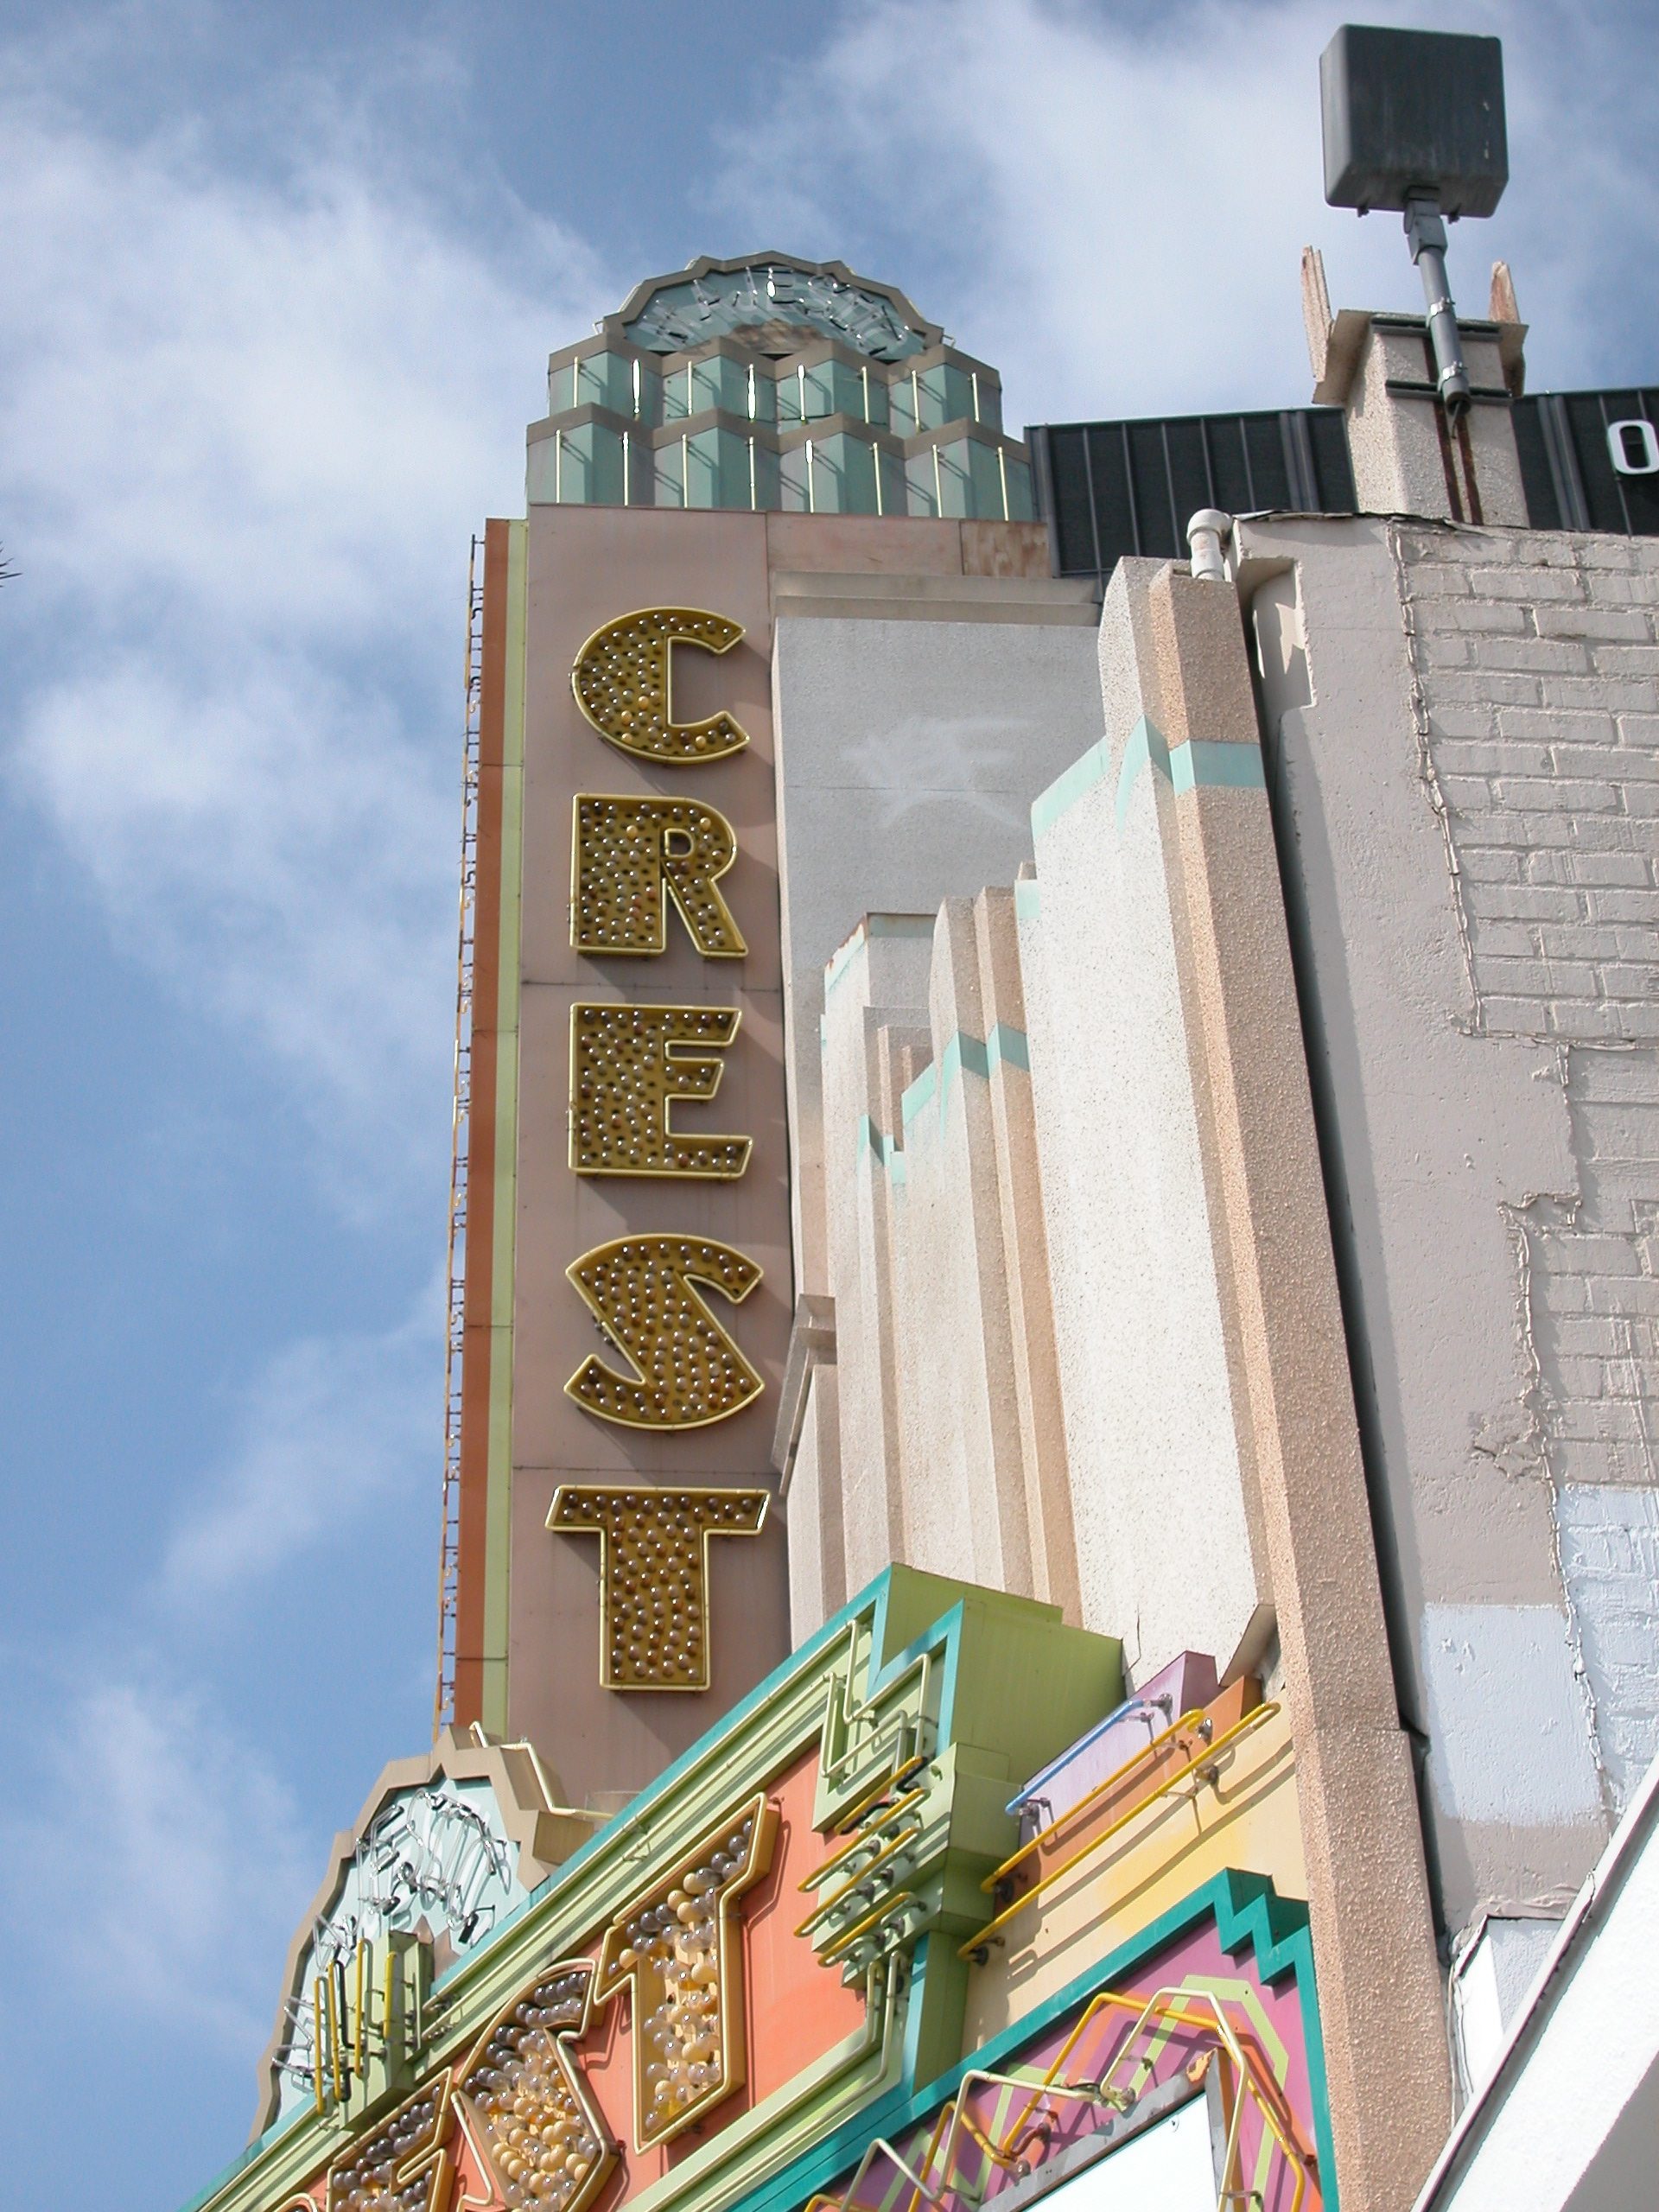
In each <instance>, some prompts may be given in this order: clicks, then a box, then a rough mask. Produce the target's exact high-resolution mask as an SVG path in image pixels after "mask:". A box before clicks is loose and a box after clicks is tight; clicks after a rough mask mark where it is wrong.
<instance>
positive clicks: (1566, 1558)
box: [1556, 1483, 1659, 1809]
mask: <svg viewBox="0 0 1659 2212" xmlns="http://www.w3.org/2000/svg"><path fill="white" fill-rule="evenodd" d="M1556 1510H1557V1524H1558V1529H1559V1535H1560V1548H1561V1571H1562V1576H1563V1579H1564V1580H1565V1582H1566V1585H1567V1603H1568V1605H1569V1607H1570V1608H1571V1611H1572V1617H1573V1627H1574V1630H1575V1631H1576V1635H1577V1639H1578V1644H1579V1649H1580V1656H1581V1658H1582V1661H1583V1665H1584V1670H1585V1677H1586V1682H1587V1684H1588V1687H1589V1691H1590V1696H1591V1702H1592V1708H1593V1711H1594V1715H1595V1727H1596V1737H1597V1742H1598V1747H1599V1751H1600V1755H1601V1763H1602V1766H1603V1768H1604V1770H1605V1773H1606V1776H1607V1779H1608V1783H1609V1784H1610V1786H1611V1792H1612V1796H1613V1802H1614V1806H1615V1808H1617V1809H1622V1808H1623V1807H1624V1805H1625V1804H1626V1803H1627V1802H1629V1800H1630V1795H1631V1793H1632V1791H1633V1790H1634V1789H1635V1788H1636V1785H1637V1783H1638V1782H1639V1781H1640V1779H1641V1777H1642V1775H1643V1772H1644V1771H1645V1770H1646V1768H1647V1766H1648V1765H1649V1763H1650V1762H1651V1761H1652V1759H1653V1758H1654V1757H1655V1756H1656V1754H1659V1700H1656V1695H1655V1685H1656V1683H1659V1491H1655V1490H1652V1489H1649V1488H1635V1487H1631V1488H1624V1487H1620V1488H1617V1489H1616V1488H1613V1487H1612V1486H1611V1485H1609V1484H1574V1483H1568V1484H1563V1486H1562V1488H1561V1490H1560V1493H1559V1498H1558V1503H1557V1509H1556Z"/></svg>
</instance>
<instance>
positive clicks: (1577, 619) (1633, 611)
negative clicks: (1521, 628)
mask: <svg viewBox="0 0 1659 2212" xmlns="http://www.w3.org/2000/svg"><path fill="white" fill-rule="evenodd" d="M1592 589H1593V587H1592ZM1535 620H1536V622H1537V625H1538V634H1539V636H1540V637H1541V638H1600V639H1629V640H1630V641H1631V642H1632V643H1635V644H1640V645H1648V644H1650V643H1651V642H1652V638H1653V631H1652V628H1651V626H1650V624H1649V620H1648V617H1647V615H1646V614H1645V613H1643V612H1642V610H1641V609H1640V608H1638V607H1592V606H1585V607H1565V606H1560V605H1558V604H1553V603H1552V604H1550V605H1547V606H1542V607H1539V608H1538V609H1537V610H1536V614H1535Z"/></svg>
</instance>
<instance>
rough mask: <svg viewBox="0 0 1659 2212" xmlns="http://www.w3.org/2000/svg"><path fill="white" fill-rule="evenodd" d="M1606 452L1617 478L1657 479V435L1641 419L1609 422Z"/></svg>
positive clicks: (1658, 450) (1644, 418)
mask: <svg viewBox="0 0 1659 2212" xmlns="http://www.w3.org/2000/svg"><path fill="white" fill-rule="evenodd" d="M1607 450H1608V452H1609V453H1610V454H1611V455H1612V459H1613V467H1615V468H1616V469H1617V470H1618V473H1619V474H1620V475H1621V476H1659V433H1656V432H1655V430H1654V427H1653V425H1652V423H1649V421H1648V420H1647V418H1646V416H1642V415H1631V416H1626V418H1625V420H1624V422H1622V423H1609V424H1608V425H1607Z"/></svg>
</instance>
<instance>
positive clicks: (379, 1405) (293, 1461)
mask: <svg viewBox="0 0 1659 2212" xmlns="http://www.w3.org/2000/svg"><path fill="white" fill-rule="evenodd" d="M442 1371H443V1370H442V1300H441V1286H440V1285H439V1284H437V1283H436V1282H435V1283H434V1285H433V1287H432V1289H431V1291H430V1292H429V1294H428V1295H427V1296H426V1297H424V1298H423V1300H421V1302H420V1305H419V1306H418V1307H417V1308H416V1311H415V1313H413V1314H412V1315H411V1316H410V1319H408V1320H407V1321H405V1322H404V1324H403V1325H401V1326H399V1327H397V1328H395V1329H391V1330H389V1331H387V1332H385V1333H383V1334H368V1333H365V1334H362V1335H344V1334H342V1335H337V1336H331V1337H312V1338H304V1339H302V1341H300V1342H299V1343H297V1344H289V1345H286V1346H284V1347H283V1349H282V1350H281V1351H278V1352H277V1353H276V1354H275V1355H274V1357H272V1358H271V1359H270V1362H269V1363H268V1364H267V1366H266V1367H265V1369H264V1372H263V1373H262V1374H261V1375H260V1376H258V1377H257V1379H256V1380H255V1382H254V1383H253V1384H252V1386H251V1388H250V1389H248V1391H247V1392H246V1394H245V1398H244V1402H243V1404H242V1407H241V1410H240V1414H239V1417H238V1421H237V1425H236V1426H237V1440H236V1442H235V1444H234V1446H232V1450H231V1452H230V1453H229V1455H228V1456H227V1458H226V1460H225V1461H224V1462H223V1464H222V1465H220V1466H219V1467H218V1468H216V1469H214V1470H213V1471H211V1472H210V1474H209V1475H208V1478H207V1480H206V1482H205V1483H203V1484H201V1485H200V1489H199V1491H198V1492H197V1494H196V1496H195V1497H194V1499H193V1500H192V1501H191V1502H190V1503H188V1505H187V1506H186V1508H185V1509H184V1510H183V1512H182V1514H181V1516H180V1519H179V1521H178V1522H177V1524H176V1526H175V1529H174V1531H173V1535H172V1536H171V1539H170V1541H169V1542H168V1547H167V1550H166V1554H165V1556H164V1560H163V1563H162V1573H161V1590H162V1595H163V1596H164V1597H165V1598H166V1599H168V1601H169V1602H170V1603H172V1604H175V1605H188V1607H189V1608H190V1609H191V1611H192V1612H193V1613H194V1614H195V1615H196V1616H197V1617H198V1618H200V1616H202V1615H203V1614H205V1615H207V1617H208V1618H213V1617H214V1616H215V1615H222V1614H223V1613H224V1612H225V1611H226V1608H227V1606H228V1605H232V1604H233V1603H234V1601H235V1599H236V1598H237V1596H238V1592H239V1591H240V1590H241V1589H242V1588H243V1587H244V1586H246V1585H248V1584H250V1583H251V1582H253V1581H255V1580H262V1579H264V1578H266V1577H269V1576H270V1575H273V1574H275V1573H277V1571H278V1570H279V1569H281V1568H283V1567H287V1566H289V1564H290V1563H291V1562H292V1561H294V1560H297V1559H301V1558H304V1557H306V1556H308V1555H310V1556H312V1557H315V1555H316V1554H318V1553H319V1552H320V1551H321V1549H323V1548H324V1547H325V1544H326V1543H327V1541H330V1540H337V1541H338V1543H339V1544H340V1545H341V1546H343V1547H344V1546H349V1545H358V1544H361V1543H363V1542H364V1541H365V1540H366V1539H365V1529H364V1523H365V1521H366V1520H367V1519H368V1518H369V1517H370V1516H373V1515H375V1514H377V1513H378V1514H379V1515H381V1516H385V1517H388V1518H395V1519H396V1520H397V1522H398V1523H399V1524H400V1526H402V1527H405V1528H406V1527H407V1525H408V1521H409V1516H410V1513H411V1511H416V1512H418V1511H420V1510H422V1509H423V1507H424V1508H427V1509H429V1515H430V1519H431V1532H430V1533H431V1538H432V1541H433V1544H434V1546H435V1545H436V1542H437V1535H438V1528H437V1471H438V1468H439V1465H440V1464H441V1461H440V1454H441V1451H442V1391H441V1389H440V1387H439V1383H440V1378H441V1376H442ZM423 1478H424V1479H423Z"/></svg>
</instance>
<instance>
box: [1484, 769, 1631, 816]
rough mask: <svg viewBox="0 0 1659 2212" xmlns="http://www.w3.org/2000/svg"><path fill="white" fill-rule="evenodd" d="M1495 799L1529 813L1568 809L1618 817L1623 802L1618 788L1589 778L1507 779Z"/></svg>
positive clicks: (1499, 785) (1496, 783) (1499, 781)
mask: <svg viewBox="0 0 1659 2212" xmlns="http://www.w3.org/2000/svg"><path fill="white" fill-rule="evenodd" d="M1492 795H1493V797H1494V798H1496V799H1497V802H1498V804H1500V805H1502V806H1515V807H1520V808H1522V809H1523V810H1525V811H1527V812H1529V813H1534V812H1541V813H1554V812H1556V811H1558V810H1560V809H1561V808H1564V807H1565V808H1568V809H1570V810H1572V811H1573V813H1575V814H1616V813H1618V807H1619V798H1620V793H1619V791H1618V787H1617V786H1616V785H1612V784H1608V783H1599V782H1598V781H1597V780H1596V779H1594V778H1592V777H1589V776H1551V777H1534V776H1504V777H1502V778H1499V779H1496V780H1495V781H1494V783H1493V785H1492Z"/></svg>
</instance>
